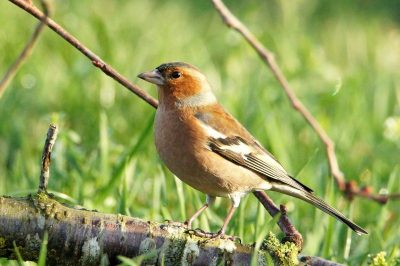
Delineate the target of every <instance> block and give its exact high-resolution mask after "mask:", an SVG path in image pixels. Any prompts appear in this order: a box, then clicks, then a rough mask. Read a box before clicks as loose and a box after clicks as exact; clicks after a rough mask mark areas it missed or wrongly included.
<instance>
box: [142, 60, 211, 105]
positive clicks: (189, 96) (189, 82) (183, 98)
mask: <svg viewBox="0 0 400 266" xmlns="http://www.w3.org/2000/svg"><path fill="white" fill-rule="evenodd" d="M138 77H139V78H141V79H143V80H146V81H148V82H150V83H153V84H156V85H157V88H158V98H159V101H160V105H162V104H168V103H174V104H175V105H176V106H190V107H198V106H205V105H211V104H214V103H216V102H217V99H216V98H215V95H214V93H213V91H212V88H211V86H210V84H209V83H208V80H207V78H206V77H205V76H204V74H203V73H202V72H201V71H200V70H199V69H198V68H197V67H195V66H193V65H191V64H188V63H183V62H169V63H165V64H162V65H160V66H159V67H157V68H155V69H154V70H150V71H147V72H144V73H142V74H140V75H138Z"/></svg>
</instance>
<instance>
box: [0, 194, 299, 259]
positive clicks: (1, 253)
mask: <svg viewBox="0 0 400 266" xmlns="http://www.w3.org/2000/svg"><path fill="white" fill-rule="evenodd" d="M46 231H47V232H48V244H47V264H49V265H100V264H101V263H103V264H105V265H107V264H108V265H115V264H118V263H120V260H119V259H118V256H125V257H128V258H134V257H137V256H140V255H143V254H146V253H153V254H154V255H153V256H151V257H150V258H147V260H146V261H145V264H150V265H159V264H161V263H162V262H163V263H164V265H177V264H178V265H180V264H183V265H219V264H220V263H223V264H228V265H249V264H250V263H251V260H252V257H253V255H252V254H253V253H254V245H245V244H240V243H237V242H233V241H231V240H215V241H211V242H207V243H204V239H202V238H200V237H197V236H194V235H193V234H190V233H187V232H186V230H185V229H184V228H182V227H180V226H169V225H166V224H161V223H155V222H146V221H143V220H141V219H137V218H132V217H128V216H125V215H120V214H116V215H115V214H104V213H99V212H97V211H89V210H85V209H76V208H71V207H69V206H66V205H64V204H62V203H60V202H58V201H57V200H56V199H54V198H53V197H52V196H51V195H48V194H46V193H44V192H41V193H39V194H35V195H29V196H28V197H24V198H10V197H7V196H3V197H0V257H6V258H9V259H16V254H15V248H14V246H13V242H14V241H15V243H16V246H17V248H18V250H19V252H20V253H21V256H22V257H23V259H24V260H32V261H36V260H37V259H38V255H39V251H40V247H41V244H42V240H43V236H44V234H45V232H46ZM296 255H297V249H296V247H295V245H294V244H293V243H289V242H287V243H285V244H280V242H279V241H278V240H277V239H276V238H275V237H274V236H273V235H271V236H270V237H269V238H268V239H267V240H265V241H264V243H263V245H262V246H261V249H260V250H259V251H258V253H257V258H256V261H257V263H258V264H259V265H266V264H267V261H268V258H271V259H272V260H273V261H274V264H281V265H295V264H296V263H297V259H296Z"/></svg>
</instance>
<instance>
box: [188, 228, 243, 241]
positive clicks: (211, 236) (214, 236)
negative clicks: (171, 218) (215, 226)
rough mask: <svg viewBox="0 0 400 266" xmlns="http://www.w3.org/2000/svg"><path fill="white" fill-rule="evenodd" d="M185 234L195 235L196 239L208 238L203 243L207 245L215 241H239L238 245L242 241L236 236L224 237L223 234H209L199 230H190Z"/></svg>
mask: <svg viewBox="0 0 400 266" xmlns="http://www.w3.org/2000/svg"><path fill="white" fill-rule="evenodd" d="M187 232H188V233H189V234H192V235H195V236H198V237H203V238H208V239H207V240H205V241H204V243H209V242H211V241H213V240H216V239H225V240H231V241H233V242H236V241H239V243H242V240H241V239H240V238H239V237H238V236H230V235H226V234H224V233H223V232H218V233H209V232H205V231H204V230H203V229H200V228H196V229H190V230H188V231H187Z"/></svg>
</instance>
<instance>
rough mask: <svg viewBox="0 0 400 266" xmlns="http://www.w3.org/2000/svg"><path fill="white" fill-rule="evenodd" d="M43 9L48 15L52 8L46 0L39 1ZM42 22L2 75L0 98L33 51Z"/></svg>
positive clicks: (28, 0)
mask: <svg viewBox="0 0 400 266" xmlns="http://www.w3.org/2000/svg"><path fill="white" fill-rule="evenodd" d="M26 3H27V4H28V5H33V3H32V1H30V0H26ZM41 4H42V7H43V11H44V16H45V18H44V19H46V17H49V16H50V15H51V14H52V13H53V10H52V8H51V5H50V3H48V2H47V0H42V1H41ZM44 26H45V24H44V22H43V20H41V21H40V22H39V23H38V25H37V26H36V29H35V31H34V32H33V34H32V36H31V38H30V40H29V41H28V43H27V44H26V46H25V48H24V50H23V51H22V53H21V54H20V56H19V57H18V58H17V60H15V62H14V63H13V64H12V65H11V67H10V68H9V69H8V71H7V73H6V74H5V75H4V77H3V79H2V80H1V81H0V98H1V97H2V96H3V94H4V92H5V90H6V88H7V86H8V84H9V83H10V81H11V80H12V79H13V77H14V76H15V74H16V73H17V71H18V69H19V68H20V67H21V66H22V65H23V64H24V63H25V62H26V60H28V58H29V57H30V56H31V54H32V52H33V48H35V45H36V43H37V41H38V40H39V37H40V35H41V34H42V32H43V29H44Z"/></svg>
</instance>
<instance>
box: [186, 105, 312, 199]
mask: <svg viewBox="0 0 400 266" xmlns="http://www.w3.org/2000/svg"><path fill="white" fill-rule="evenodd" d="M194 116H195V117H196V118H197V121H198V123H200V125H201V126H202V127H203V129H204V130H205V131H206V133H207V135H208V143H207V145H208V147H207V148H209V149H210V150H211V151H213V152H215V153H217V154H219V155H220V156H222V157H224V158H225V159H227V160H229V161H231V162H233V163H236V164H238V165H241V166H243V167H246V168H248V169H250V170H252V171H254V172H256V173H258V174H260V175H261V176H265V177H267V178H270V179H272V180H275V181H278V182H282V183H285V184H287V185H290V186H292V187H294V188H297V189H300V190H302V191H307V192H310V193H311V192H313V190H312V189H310V188H309V187H307V186H305V185H303V184H302V183H300V182H299V181H297V180H296V179H294V178H293V177H291V176H290V175H289V174H288V173H287V172H286V171H285V169H284V168H283V167H282V165H281V164H280V163H279V162H278V160H276V159H275V157H274V156H273V155H272V154H271V153H269V152H268V151H267V150H266V149H265V148H264V147H263V146H262V145H261V144H260V143H259V142H258V141H257V140H256V139H255V138H254V137H253V136H252V135H251V134H250V133H249V132H248V131H247V130H246V129H245V128H244V127H243V126H242V125H241V124H240V123H239V122H238V121H237V120H236V119H235V118H233V117H232V116H231V115H230V114H229V113H228V112H227V111H226V110H225V109H223V107H218V106H217V107H215V109H213V110H212V112H210V111H209V110H207V111H205V110H201V109H199V110H198V111H197V113H195V114H194Z"/></svg>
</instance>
